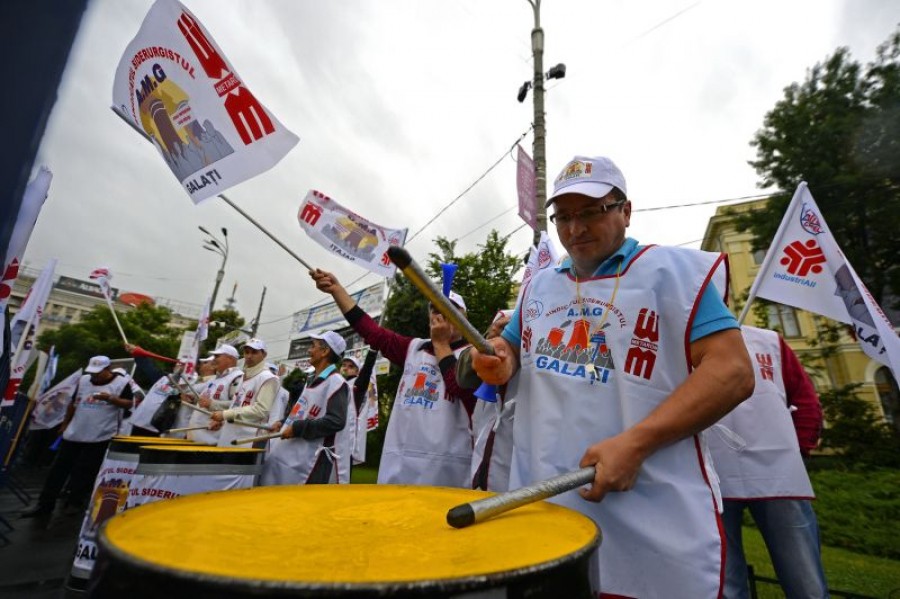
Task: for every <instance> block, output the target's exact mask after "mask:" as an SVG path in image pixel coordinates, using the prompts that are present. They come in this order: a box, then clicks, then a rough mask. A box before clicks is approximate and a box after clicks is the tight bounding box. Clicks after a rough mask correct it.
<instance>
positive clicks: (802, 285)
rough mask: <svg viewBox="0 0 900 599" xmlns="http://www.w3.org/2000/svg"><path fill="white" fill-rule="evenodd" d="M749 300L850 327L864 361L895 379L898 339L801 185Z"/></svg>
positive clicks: (899, 356)
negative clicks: (784, 306)
mask: <svg viewBox="0 0 900 599" xmlns="http://www.w3.org/2000/svg"><path fill="white" fill-rule="evenodd" d="M753 297H762V298H765V299H768V300H772V301H773V302H778V303H781V304H787V305H789V306H794V307H796V308H801V309H803V310H808V311H810V312H815V313H816V314H821V315H823V316H827V317H828V318H831V319H834V320H838V321H840V322H844V323H847V324H849V325H851V326H852V327H853V331H854V333H855V334H856V337H857V339H858V340H859V344H860V346H861V347H862V350H863V351H864V352H865V353H866V355H867V356H869V357H870V358H872V359H873V360H876V361H877V362H880V363H882V364H884V365H885V366H887V367H889V368H890V369H891V370H893V372H894V376H895V377H897V376H900V337H897V333H895V332H894V327H893V326H892V325H891V322H890V321H889V320H888V318H887V316H885V314H884V312H883V311H882V310H881V307H880V306H879V305H878V304H877V303H876V302H875V299H874V298H873V297H872V294H871V293H869V290H868V289H866V286H865V285H864V284H863V282H862V280H860V278H859V277H858V276H857V274H856V271H855V270H853V267H852V266H851V265H850V263H849V262H848V261H847V259H846V258H845V257H844V254H843V252H841V249H840V247H839V246H838V244H837V241H836V240H835V238H834V236H832V234H831V231H830V230H829V229H828V225H827V224H825V219H824V218H823V217H822V213H821V211H819V207H818V206H817V205H816V202H815V200H814V199H813V197H812V194H811V193H810V192H809V189H808V188H807V186H806V183H805V182H803V183H800V185H799V186H798V187H797V191H796V192H795V193H794V197H793V199H792V200H791V203H790V205H789V206H788V209H787V212H786V213H785V215H784V219H783V220H782V221H781V225H779V227H778V231H777V232H776V233H775V238H774V239H773V240H772V245H771V246H770V247H769V251H768V252H767V253H766V257H765V259H764V260H763V264H762V266H761V267H760V270H759V274H758V275H757V276H756V279H755V280H754V282H753V287H752V288H751V289H750V298H753Z"/></svg>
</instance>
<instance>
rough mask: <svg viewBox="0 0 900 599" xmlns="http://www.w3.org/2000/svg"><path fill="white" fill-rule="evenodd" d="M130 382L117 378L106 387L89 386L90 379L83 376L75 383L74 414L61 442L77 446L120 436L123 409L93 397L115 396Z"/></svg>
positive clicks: (118, 376)
mask: <svg viewBox="0 0 900 599" xmlns="http://www.w3.org/2000/svg"><path fill="white" fill-rule="evenodd" d="M128 381H129V378H128V377H125V376H122V375H118V374H117V375H116V376H115V377H114V378H113V380H111V381H110V382H108V383H106V384H105V385H94V384H93V383H91V375H89V374H86V375H84V376H82V377H81V379H80V380H79V381H78V391H77V395H76V396H75V414H73V415H72V420H71V421H70V422H69V426H67V427H66V430H65V432H64V433H63V439H65V440H66V441H73V442H76V443H99V442H101V441H109V440H110V439H112V438H113V436H114V435H116V434H117V433H118V432H119V425H120V424H121V422H122V416H123V409H122V408H119V407H117V406H114V405H112V404H110V403H107V402H105V401H100V400H99V399H96V400H95V399H93V397H92V396H93V395H94V393H109V394H110V395H116V396H118V395H119V394H121V393H122V390H123V389H124V388H125V387H126V385H128Z"/></svg>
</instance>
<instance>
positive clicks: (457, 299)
mask: <svg viewBox="0 0 900 599" xmlns="http://www.w3.org/2000/svg"><path fill="white" fill-rule="evenodd" d="M447 299H448V300H450V301H451V302H453V303H454V304H455V305H456V307H457V308H460V309H461V310H465V309H466V302H465V300H464V299H463V298H462V296H461V295H460V294H458V293H456V292H455V291H451V292H450V293H449V294H448V295H447Z"/></svg>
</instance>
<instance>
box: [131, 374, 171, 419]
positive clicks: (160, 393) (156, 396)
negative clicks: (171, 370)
mask: <svg viewBox="0 0 900 599" xmlns="http://www.w3.org/2000/svg"><path fill="white" fill-rule="evenodd" d="M170 391H172V385H171V384H170V383H169V379H167V378H166V377H160V379H159V380H158V381H156V382H155V383H153V386H152V387H150V390H149V391H147V394H146V395H145V396H144V399H143V401H141V403H140V405H139V406H138V407H136V408H135V409H134V410H133V411H132V412H131V425H132V426H139V427H141V428H145V429H147V430H150V431H156V432H159V431H158V430H156V427H155V426H153V425H152V424H151V423H150V421H151V420H152V419H153V415H154V414H155V413H156V410H158V409H159V406H160V405H162V402H163V401H165V399H166V398H167V397H168V396H169V392H170ZM173 426H174V425H173Z"/></svg>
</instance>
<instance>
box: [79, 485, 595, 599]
mask: <svg viewBox="0 0 900 599" xmlns="http://www.w3.org/2000/svg"><path fill="white" fill-rule="evenodd" d="M202 494H205V493H200V495H202ZM191 497H196V495H192V496H191ZM178 499H179V498H175V499H172V500H171V501H177V500H178ZM138 507H140V506H138ZM573 511H574V510H573ZM581 515H582V516H584V514H581ZM584 517H585V518H587V519H588V520H589V521H590V522H591V523H592V524H593V527H594V535H593V537H591V540H590V541H589V542H588V543H586V544H584V545H582V546H581V547H579V548H578V549H576V550H575V551H572V552H570V553H567V554H565V555H562V556H559V557H556V558H553V559H551V560H548V561H543V562H539V563H536V564H530V565H527V566H522V567H520V568H514V569H510V570H504V571H502V572H490V573H486V574H475V575H467V576H460V577H453V578H431V579H426V580H396V581H381V582H378V581H371V582H340V583H339V582H334V583H331V582H321V581H320V582H307V581H291V580H265V579H255V578H245V577H235V576H223V575H220V574H209V573H205V572H196V571H189V570H183V569H182V570H176V569H174V568H172V567H169V566H163V565H160V564H158V563H156V562H151V561H148V560H145V559H141V558H140V557H138V556H136V555H133V554H132V553H129V552H126V551H124V550H122V549H119V548H118V547H116V546H115V545H114V544H113V543H112V541H110V540H109V539H108V538H107V535H106V528H107V526H108V524H109V522H110V521H112V520H113V519H114V518H115V517H113V518H110V519H109V520H107V521H106V522H104V523H103V525H102V526H101V527H100V531H99V533H98V534H97V539H96V543H97V546H98V549H100V550H102V551H104V552H106V553H108V554H109V555H110V557H111V559H114V560H118V561H121V562H125V564H126V565H128V566H131V567H133V568H139V569H144V570H148V571H150V572H151V573H152V574H154V575H157V576H166V577H170V578H174V579H176V580H178V581H183V582H189V583H192V584H208V585H210V586H211V587H212V590H213V591H215V590H218V589H220V588H221V589H226V588H227V589H228V590H229V591H236V592H243V591H248V592H254V591H255V592H259V591H261V590H262V591H277V592H282V591H297V592H314V591H320V592H328V593H331V592H341V591H344V592H362V593H387V594H389V593H391V592H396V591H401V590H402V591H413V592H415V591H425V590H428V589H431V588H433V587H434V586H435V585H441V592H448V591H449V592H462V591H466V590H470V589H481V590H484V589H486V588H494V587H498V586H502V584H503V583H504V582H515V581H517V580H519V579H521V578H522V577H525V576H533V575H537V574H540V573H542V572H548V571H552V570H553V569H554V568H556V567H558V566H561V565H563V564H565V563H570V562H571V563H576V562H578V561H579V560H582V559H589V558H590V555H591V554H592V553H594V552H596V551H597V550H598V548H599V547H600V544H601V541H602V538H603V533H602V532H601V531H600V528H599V527H598V526H597V523H596V522H594V521H593V520H592V519H591V518H588V517H587V516H584Z"/></svg>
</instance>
